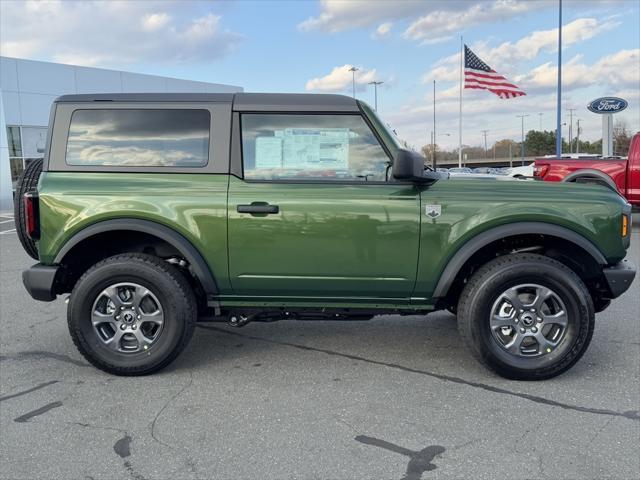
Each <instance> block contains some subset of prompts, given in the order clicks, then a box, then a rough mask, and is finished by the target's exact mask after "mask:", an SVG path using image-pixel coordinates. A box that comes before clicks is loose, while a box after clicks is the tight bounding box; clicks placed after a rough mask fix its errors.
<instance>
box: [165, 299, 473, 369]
mask: <svg viewBox="0 0 640 480" xmlns="http://www.w3.org/2000/svg"><path fill="white" fill-rule="evenodd" d="M292 349H295V350H298V351H300V350H303V351H307V352H315V353H316V354H318V353H323V354H325V355H333V356H343V357H347V358H352V359H354V360H358V359H374V360H376V361H382V360H384V361H390V360H391V361H394V362H400V361H402V363H403V364H408V365H420V366H423V367H424V366H425V365H428V366H429V368H436V367H438V369H439V368H440V367H442V368H449V369H450V368H454V369H455V370H461V371H462V370H463V369H467V368H469V367H470V366H471V367H472V368H476V367H475V365H474V364H475V362H474V360H473V359H472V358H471V357H470V356H469V355H468V353H467V352H466V351H465V350H464V346H463V345H462V341H461V340H460V338H459V336H458V332H457V327H456V319H455V317H454V316H453V315H451V314H449V313H447V312H436V313H432V314H430V315H428V316H410V317H400V316H391V315H384V316H378V317H375V318H374V319H372V320H369V321H296V320H281V321H278V322H270V323H259V322H256V323H250V324H248V325H247V326H245V327H242V328H234V327H230V326H228V325H227V324H226V323H199V324H198V328H196V332H195V334H194V337H193V339H192V341H191V343H190V345H189V347H188V348H187V350H186V351H185V352H184V353H183V354H182V355H181V356H180V358H179V359H178V361H177V362H176V363H175V367H173V368H176V369H183V368H186V369H188V368H193V367H194V366H204V365H210V364H213V363H220V362H222V363H223V364H232V365H235V364H238V362H240V364H243V363H245V362H247V361H249V362H254V361H260V359H262V358H264V357H265V356H266V355H267V354H269V355H273V354H274V353H275V354H276V355H277V356H278V357H280V355H287V354H289V353H292V352H293V351H294V350H292ZM310 361H313V359H310ZM170 368H171V367H170Z"/></svg>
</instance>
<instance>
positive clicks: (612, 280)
mask: <svg viewBox="0 0 640 480" xmlns="http://www.w3.org/2000/svg"><path fill="white" fill-rule="evenodd" d="M602 273H603V274H604V277H605V279H606V280H607V284H608V285H609V290H611V298H617V297H619V296H620V295H622V294H623V293H624V292H626V291H627V290H628V289H629V287H630V286H631V284H632V283H633V279H634V278H635V276H636V266H635V265H634V264H633V262H631V261H630V260H627V259H626V258H625V259H624V260H622V261H621V262H618V263H616V264H615V265H612V266H611V267H606V268H604V269H603V270H602Z"/></svg>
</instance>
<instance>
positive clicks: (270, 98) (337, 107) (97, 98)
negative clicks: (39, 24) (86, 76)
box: [54, 93, 359, 112]
mask: <svg viewBox="0 0 640 480" xmlns="http://www.w3.org/2000/svg"><path fill="white" fill-rule="evenodd" d="M54 102H56V103H87V102H105V103H106V102H122V103H125V102H126V103H129V102H131V103H134V102H189V103H199V102H202V103H233V109H234V110H235V111H239V112H259V111H287V112H304V111H332V112H355V111H358V110H359V108H358V104H357V102H356V100H355V99H353V98H351V97H348V96H346V95H329V94H315V93H88V94H77V95H62V96H60V97H58V98H56V99H55V100H54Z"/></svg>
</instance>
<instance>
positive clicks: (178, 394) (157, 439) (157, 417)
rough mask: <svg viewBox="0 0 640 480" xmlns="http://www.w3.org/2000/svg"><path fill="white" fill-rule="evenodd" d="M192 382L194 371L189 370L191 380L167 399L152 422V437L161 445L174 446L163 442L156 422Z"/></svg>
mask: <svg viewBox="0 0 640 480" xmlns="http://www.w3.org/2000/svg"><path fill="white" fill-rule="evenodd" d="M192 383H193V372H189V381H188V382H187V383H186V384H185V385H184V386H183V387H182V388H181V389H180V391H179V392H178V393H176V394H175V395H173V396H172V397H171V398H169V400H167V401H166V403H165V404H164V405H163V406H162V408H161V409H160V410H159V411H158V413H156V416H155V417H153V421H152V422H151V438H153V439H154V440H155V441H156V442H158V443H160V444H161V445H164V446H165V447H169V448H173V447H172V446H171V445H169V444H167V443H165V442H163V441H162V440H160V439H159V438H158V437H157V436H156V423H157V422H158V419H159V418H160V416H161V415H162V413H163V412H164V411H165V410H166V409H167V407H168V406H169V404H170V403H171V402H173V401H174V400H176V399H177V398H178V397H179V396H180V395H182V394H183V393H184V391H185V390H186V389H187V388H189V387H190V386H191V384H192Z"/></svg>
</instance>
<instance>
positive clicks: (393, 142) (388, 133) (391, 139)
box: [358, 100, 402, 157]
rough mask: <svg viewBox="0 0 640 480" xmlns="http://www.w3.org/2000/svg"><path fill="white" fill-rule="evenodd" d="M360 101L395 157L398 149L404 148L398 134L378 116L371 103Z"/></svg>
mask: <svg viewBox="0 0 640 480" xmlns="http://www.w3.org/2000/svg"><path fill="white" fill-rule="evenodd" d="M358 103H359V104H360V107H361V108H362V110H363V111H364V113H365V115H366V116H367V118H368V119H369V121H370V122H371V123H372V124H373V127H374V128H375V129H376V132H377V133H378V135H380V137H382V140H383V141H384V143H385V144H386V145H387V146H388V147H389V150H391V155H393V156H394V157H395V156H396V153H397V152H398V150H399V149H400V148H402V147H401V146H400V142H399V140H398V137H397V136H396V134H395V133H394V132H393V130H391V129H390V128H389V127H388V126H387V125H386V124H385V123H384V122H383V121H382V120H381V119H380V117H378V115H377V114H376V112H375V111H374V110H373V109H372V108H371V107H370V106H369V105H367V104H366V103H365V102H363V101H362V100H359V101H358Z"/></svg>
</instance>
